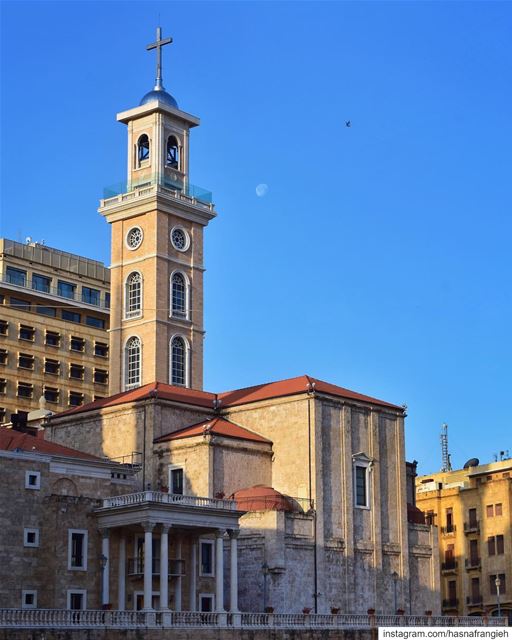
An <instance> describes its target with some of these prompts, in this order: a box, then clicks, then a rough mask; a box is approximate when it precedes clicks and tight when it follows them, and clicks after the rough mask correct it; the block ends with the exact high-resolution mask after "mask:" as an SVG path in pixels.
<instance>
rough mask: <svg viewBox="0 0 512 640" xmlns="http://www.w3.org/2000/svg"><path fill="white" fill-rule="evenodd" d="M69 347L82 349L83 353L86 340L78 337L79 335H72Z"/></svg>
mask: <svg viewBox="0 0 512 640" xmlns="http://www.w3.org/2000/svg"><path fill="white" fill-rule="evenodd" d="M69 349H70V351H80V352H81V353H83V352H84V351H85V340H84V339H83V338H78V337H77V336H71V338H70V341H69Z"/></svg>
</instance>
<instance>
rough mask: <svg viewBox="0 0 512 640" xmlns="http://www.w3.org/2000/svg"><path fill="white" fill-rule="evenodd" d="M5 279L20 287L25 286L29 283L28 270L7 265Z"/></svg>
mask: <svg viewBox="0 0 512 640" xmlns="http://www.w3.org/2000/svg"><path fill="white" fill-rule="evenodd" d="M5 279H6V280H7V282H9V283H10V284H15V285H17V286H18V287H24V286H26V284H27V272H26V271H23V270H22V269H15V268H14V267H7V269H6V270H5Z"/></svg>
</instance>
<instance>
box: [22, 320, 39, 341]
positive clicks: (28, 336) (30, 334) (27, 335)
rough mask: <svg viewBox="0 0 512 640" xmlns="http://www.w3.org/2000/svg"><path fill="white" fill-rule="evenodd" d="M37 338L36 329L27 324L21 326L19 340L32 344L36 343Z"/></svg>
mask: <svg viewBox="0 0 512 640" xmlns="http://www.w3.org/2000/svg"><path fill="white" fill-rule="evenodd" d="M35 337H36V330H35V329H34V327H29V326H28V325H26V324H20V329H19V339H20V340H29V341H30V342H34V340H35Z"/></svg>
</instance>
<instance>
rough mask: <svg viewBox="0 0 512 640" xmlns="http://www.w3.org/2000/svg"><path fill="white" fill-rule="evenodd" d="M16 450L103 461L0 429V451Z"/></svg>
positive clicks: (86, 454)
mask: <svg viewBox="0 0 512 640" xmlns="http://www.w3.org/2000/svg"><path fill="white" fill-rule="evenodd" d="M16 449H19V450H21V451H25V452H27V453H31V452H34V451H35V452H36V453H43V454H49V455H54V456H67V457H69V458H80V459H81V460H102V461H103V459H102V458H98V457H97V456H93V455H91V454H89V453H84V452H83V451H77V450H76V449H70V448H69V447H64V446H62V445H61V444H57V443H55V442H49V441H48V440H44V439H43V438H36V437H35V436H31V435H30V434H29V433H21V432H20V431H14V429H6V428H5V427H0V450H1V451H15V450H16Z"/></svg>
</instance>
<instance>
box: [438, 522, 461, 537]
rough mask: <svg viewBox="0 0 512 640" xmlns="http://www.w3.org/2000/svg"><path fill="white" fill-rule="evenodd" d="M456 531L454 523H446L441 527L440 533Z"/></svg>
mask: <svg viewBox="0 0 512 640" xmlns="http://www.w3.org/2000/svg"><path fill="white" fill-rule="evenodd" d="M456 531H457V527H456V526H455V525H454V524H450V525H447V526H446V527H441V533H442V534H444V535H446V534H449V533H455V532H456Z"/></svg>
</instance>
